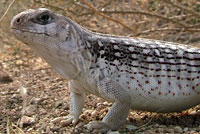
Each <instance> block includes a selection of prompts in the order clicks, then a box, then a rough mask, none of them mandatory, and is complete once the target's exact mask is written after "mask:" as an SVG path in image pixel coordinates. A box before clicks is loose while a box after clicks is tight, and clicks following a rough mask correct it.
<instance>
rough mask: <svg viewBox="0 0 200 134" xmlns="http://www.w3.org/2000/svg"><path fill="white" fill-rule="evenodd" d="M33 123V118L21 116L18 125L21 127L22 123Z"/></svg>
mask: <svg viewBox="0 0 200 134" xmlns="http://www.w3.org/2000/svg"><path fill="white" fill-rule="evenodd" d="M33 123H35V118H32V117H28V116H23V117H22V118H21V120H20V126H21V127H23V126H24V125H31V124H33Z"/></svg>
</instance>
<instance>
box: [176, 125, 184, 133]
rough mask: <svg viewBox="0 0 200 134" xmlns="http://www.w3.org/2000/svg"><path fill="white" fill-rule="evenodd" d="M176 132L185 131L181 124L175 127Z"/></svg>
mask: <svg viewBox="0 0 200 134" xmlns="http://www.w3.org/2000/svg"><path fill="white" fill-rule="evenodd" d="M174 132H176V133H182V132H183V129H182V128H181V127H180V126H176V127H175V128H174Z"/></svg>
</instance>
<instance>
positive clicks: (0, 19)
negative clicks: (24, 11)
mask: <svg viewBox="0 0 200 134" xmlns="http://www.w3.org/2000/svg"><path fill="white" fill-rule="evenodd" d="M14 2H15V0H13V1H12V2H11V3H10V4H9V6H8V8H7V10H6V11H5V13H4V14H3V15H2V16H1V18H0V23H1V21H2V20H3V19H4V17H5V16H6V14H7V13H8V11H9V10H10V8H11V6H12V5H13V4H14Z"/></svg>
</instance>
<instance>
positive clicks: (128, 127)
mask: <svg viewBox="0 0 200 134" xmlns="http://www.w3.org/2000/svg"><path fill="white" fill-rule="evenodd" d="M126 128H127V129H128V130H129V131H133V130H135V129H137V127H136V126H134V125H126Z"/></svg>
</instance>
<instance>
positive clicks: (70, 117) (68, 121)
mask: <svg viewBox="0 0 200 134" xmlns="http://www.w3.org/2000/svg"><path fill="white" fill-rule="evenodd" d="M78 121H79V119H78V118H75V117H74V116H73V115H68V116H66V120H63V122H62V124H64V125H69V124H73V125H74V126H75V125H76V124H77V123H78Z"/></svg>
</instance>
